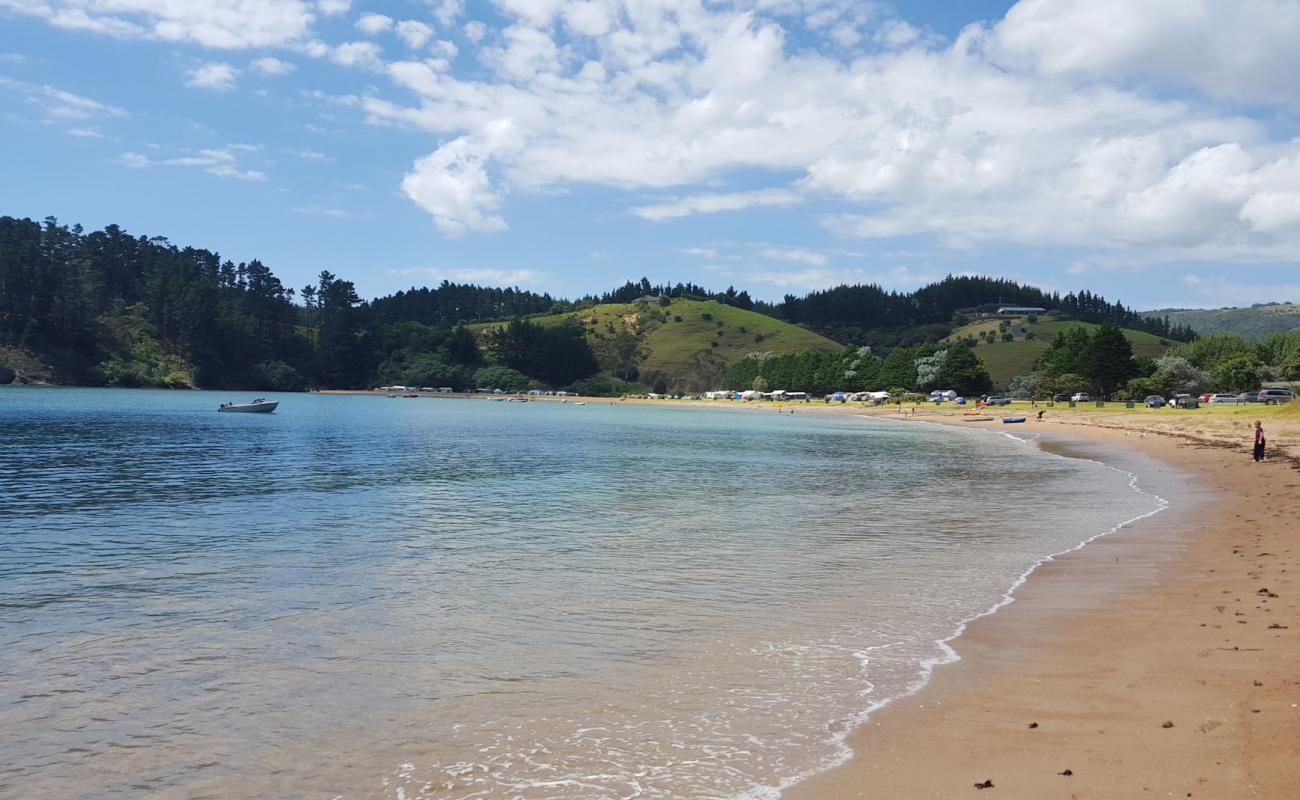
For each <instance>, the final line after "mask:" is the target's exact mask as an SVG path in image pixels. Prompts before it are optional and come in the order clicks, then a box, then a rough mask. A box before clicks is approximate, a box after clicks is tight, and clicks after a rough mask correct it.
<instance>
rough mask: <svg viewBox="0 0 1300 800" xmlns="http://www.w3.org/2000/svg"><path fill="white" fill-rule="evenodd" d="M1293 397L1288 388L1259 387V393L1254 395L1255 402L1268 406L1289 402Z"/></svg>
mask: <svg viewBox="0 0 1300 800" xmlns="http://www.w3.org/2000/svg"><path fill="white" fill-rule="evenodd" d="M1294 399H1295V395H1294V394H1293V393H1292V392H1291V390H1290V389H1260V390H1259V394H1257V395H1255V402H1256V403H1266V404H1268V405H1270V406H1275V405H1277V404H1278V403H1289V402H1291V401H1292V400H1294Z"/></svg>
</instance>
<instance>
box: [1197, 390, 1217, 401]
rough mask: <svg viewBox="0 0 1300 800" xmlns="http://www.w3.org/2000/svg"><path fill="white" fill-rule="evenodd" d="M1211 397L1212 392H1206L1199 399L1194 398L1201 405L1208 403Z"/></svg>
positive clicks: (1212, 395)
mask: <svg viewBox="0 0 1300 800" xmlns="http://www.w3.org/2000/svg"><path fill="white" fill-rule="evenodd" d="M1211 397H1214V393H1213V392H1206V393H1205V394H1203V395H1201V396H1200V397H1198V398H1196V399H1197V400H1200V401H1201V402H1202V403H1208V402H1210V398H1211Z"/></svg>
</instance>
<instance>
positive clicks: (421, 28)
mask: <svg viewBox="0 0 1300 800" xmlns="http://www.w3.org/2000/svg"><path fill="white" fill-rule="evenodd" d="M397 36H398V38H400V39H401V40H402V41H403V42H405V43H406V46H407V47H409V48H411V49H412V50H419V49H420V48H421V47H424V46H425V45H426V44H428V42H429V39H431V38H433V28H432V27H431V26H429V25H426V24H424V23H423V22H420V21H419V20H414V19H404V20H402V21H401V22H399V23H397Z"/></svg>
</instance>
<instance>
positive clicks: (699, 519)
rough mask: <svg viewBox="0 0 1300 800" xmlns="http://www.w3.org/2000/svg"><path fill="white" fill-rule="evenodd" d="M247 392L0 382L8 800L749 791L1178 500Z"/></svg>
mask: <svg viewBox="0 0 1300 800" xmlns="http://www.w3.org/2000/svg"><path fill="white" fill-rule="evenodd" d="M225 399H229V398H226V397H224V396H216V395H212V394H208V393H174V392H147V391H108V390H53V389H46V390H37V389H0V475H3V476H4V484H5V489H4V491H3V493H0V752H4V753H5V754H6V758H5V762H6V766H5V767H4V768H3V771H0V795H3V796H16V797H41V796H59V797H66V798H73V797H87V798H89V797H96V798H115V797H137V796H139V795H141V794H142V793H145V792H149V793H152V794H154V795H156V796H159V797H185V798H195V797H238V796H244V797H252V796H259V797H266V796H286V797H322V798H324V797H335V796H342V797H406V798H414V797H420V796H430V797H445V798H463V797H484V798H489V797H491V798H497V797H500V798H506V797H524V798H542V797H575V798H576V797H584V798H585V797H663V798H669V797H674V798H684V797H725V796H732V795H736V794H738V793H740V792H743V791H746V790H749V789H753V788H754V787H757V786H764V785H767V786H771V785H775V784H776V783H777V782H778V781H780V780H781V779H782V778H785V777H788V776H791V775H795V774H797V773H800V772H801V771H804V770H806V769H809V768H810V767H812V766H814V765H816V764H817V763H820V762H824V761H825V760H827V759H830V758H833V757H835V756H836V755H837V753H838V752H839V748H840V745H839V743H838V738H837V737H838V735H839V734H841V733H842V732H843V731H844V728H845V727H846V724H847V722H848V720H850V719H851V718H852V717H853V715H854V714H855V713H857V712H860V711H861V710H862V709H864V708H866V707H867V706H868V705H870V704H871V703H872V702H874V701H876V700H878V699H880V698H882V697H886V696H889V695H891V694H897V693H898V692H900V691H903V690H904V689H905V688H906V687H907V686H908V685H909V684H910V683H911V682H913V681H915V680H916V678H917V675H918V672H917V670H918V665H919V664H920V663H921V662H922V661H923V660H924V659H926V658H932V657H934V656H935V655H936V654H937V653H938V648H937V646H936V645H935V644H934V641H935V640H936V639H938V638H942V637H943V636H946V635H947V634H949V633H950V632H951V631H952V630H953V628H954V627H955V625H956V624H957V622H958V621H960V620H961V619H962V618H964V617H966V616H968V615H970V614H972V613H975V612H978V611H980V610H983V609H985V608H987V607H989V606H990V605H991V604H992V603H994V602H995V601H996V600H997V599H998V597H1000V596H1001V593H1002V592H1003V591H1004V590H1005V589H1006V587H1007V586H1008V585H1010V583H1011V582H1012V580H1014V579H1015V577H1016V576H1018V575H1019V574H1021V573H1022V572H1023V571H1024V570H1025V569H1026V568H1027V567H1029V566H1030V565H1031V564H1033V563H1034V561H1035V560H1036V559H1037V558H1040V557H1041V556H1043V555H1045V554H1047V553H1050V552H1055V551H1059V550H1062V549H1065V548H1066V547H1069V546H1071V545H1073V544H1075V543H1077V542H1078V541H1080V540H1082V539H1083V538H1086V537H1087V536H1090V535H1092V534H1093V533H1096V532H1097V531H1099V530H1103V529H1106V528H1109V527H1110V526H1112V525H1114V524H1116V523H1117V522H1119V521H1121V520H1125V519H1129V518H1132V517H1134V516H1136V515H1137V514H1140V513H1143V512H1145V511H1147V510H1150V508H1152V507H1153V500H1152V499H1151V498H1150V497H1148V496H1143V495H1139V494H1136V493H1133V492H1131V491H1129V490H1128V489H1127V481H1128V478H1127V476H1125V475H1122V474H1119V473H1117V472H1114V471H1112V470H1107V469H1105V468H1103V467H1100V466H1098V465H1096V464H1091V463H1088V462H1081V461H1075V460H1068V459H1061V458H1057V457H1053V456H1049V455H1045V454H1042V453H1039V452H1037V451H1036V450H1034V449H1032V448H1030V447H1028V446H1025V445H1024V444H1021V443H1019V442H1015V441H1012V440H1010V439H1007V438H1005V437H1001V436H995V435H991V434H988V433H984V432H966V431H957V432H952V431H934V430H928V429H924V428H921V427H919V426H899V425H891V424H888V423H881V422H874V421H867V420H861V419H853V418H848V417H843V418H840V417H837V418H833V419H825V418H819V417H815V416H814V415H811V414H807V415H794V416H791V415H777V414H772V413H770V412H767V413H757V412H755V413H747V414H743V413H733V412H728V411H722V410H712V409H706V410H698V411H693V410H692V411H687V410H672V411H669V410H662V409H654V408H635V407H622V406H619V407H611V406H608V405H590V406H586V407H578V406H573V405H565V404H558V403H529V404H506V403H491V402H487V401H484V400H451V399H436V400H435V399H420V400H409V399H387V398H369V397H328V396H318V395H288V396H284V397H282V398H280V399H281V400H282V403H281V406H280V410H279V411H277V413H276V414H274V415H271V416H267V417H263V416H260V415H231V414H216V413H214V410H215V408H216V405H217V403H218V402H220V401H221V400H225ZM1099 492H1113V493H1114V497H1115V500H1114V501H1108V503H1107V504H1105V505H1104V506H1103V505H1102V504H1099V503H1097V502H1095V498H1097V497H1098V496H1099V495H1098V493H1099ZM1099 506H1100V507H1099ZM1027 509H1030V510H1032V511H1031V512H1030V513H1027V512H1026V510H1027Z"/></svg>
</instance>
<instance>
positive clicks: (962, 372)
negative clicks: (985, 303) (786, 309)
mask: <svg viewBox="0 0 1300 800" xmlns="http://www.w3.org/2000/svg"><path fill="white" fill-rule="evenodd" d="M992 384H993V381H992V379H991V378H990V377H989V373H988V370H987V369H985V367H984V364H983V363H982V362H981V361H980V360H979V358H978V357H977V356H976V355H975V354H974V353H972V352H971V350H970V348H969V347H967V346H966V345H964V344H953V345H946V346H938V345H919V346H917V347H896V348H894V349H893V350H891V351H890V352H889V354H888V355H887V356H885V357H884V358H881V357H880V356H878V355H876V354H875V353H873V352H872V350H871V348H870V347H866V346H863V347H857V348H849V349H847V350H845V351H844V352H841V353H818V352H805V353H791V354H788V355H771V354H767V353H752V354H750V355H749V356H748V357H747V358H745V359H743V360H741V361H740V362H739V363H737V364H736V365H734V366H733V367H732V368H731V369H730V370H728V371H727V374H726V376H725V377H724V378H723V388H726V389H734V390H737V391H744V390H746V389H756V390H759V391H769V390H773V389H786V390H788V391H798V392H808V393H809V394H813V395H826V394H830V393H832V392H836V391H844V392H862V391H888V392H891V393H895V394H901V393H907V392H929V391H932V390H934V389H943V390H945V391H946V390H949V389H951V390H953V391H955V392H957V393H959V394H963V395H978V394H983V393H985V392H987V391H989V389H990V388H991V387H992Z"/></svg>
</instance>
